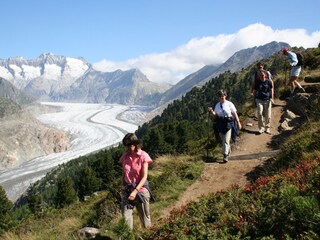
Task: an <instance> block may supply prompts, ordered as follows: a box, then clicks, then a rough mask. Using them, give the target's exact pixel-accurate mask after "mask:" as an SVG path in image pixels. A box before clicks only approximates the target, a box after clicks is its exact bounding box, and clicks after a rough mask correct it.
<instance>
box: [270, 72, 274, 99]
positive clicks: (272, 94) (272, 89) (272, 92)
mask: <svg viewBox="0 0 320 240" xmlns="http://www.w3.org/2000/svg"><path fill="white" fill-rule="evenodd" d="M270 81H271V86H272V88H271V102H272V103H274V83H273V81H272V79H271V78H270Z"/></svg>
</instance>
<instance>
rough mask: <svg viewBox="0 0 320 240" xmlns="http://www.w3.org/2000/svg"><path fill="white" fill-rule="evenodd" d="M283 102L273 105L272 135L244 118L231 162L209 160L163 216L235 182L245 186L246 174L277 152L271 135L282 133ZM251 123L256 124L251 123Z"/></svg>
mask: <svg viewBox="0 0 320 240" xmlns="http://www.w3.org/2000/svg"><path fill="white" fill-rule="evenodd" d="M284 105H285V102H282V101H280V100H277V101H276V103H275V105H274V106H273V107H272V118H271V120H272V124H271V135H269V134H266V133H263V134H261V135H257V131H258V126H257V125H258V122H257V120H255V119H253V118H249V119H247V120H246V121H244V122H243V123H242V126H243V130H242V131H241V135H240V138H239V139H238V141H237V144H236V146H234V147H233V149H232V152H231V155H230V157H229V162H228V163H226V164H220V163H217V162H213V163H206V165H205V167H204V170H203V173H202V174H201V176H200V178H199V179H198V180H197V181H196V182H195V183H194V184H192V185H190V186H189V187H188V188H187V190H186V191H185V192H184V193H183V195H182V196H181V197H180V198H179V200H178V201H177V202H176V204H175V205H174V206H172V207H171V208H169V209H165V210H164V215H167V214H168V213H169V212H170V210H171V209H172V208H175V207H179V206H181V205H184V204H186V203H188V202H189V201H194V200H197V199H199V198H200V197H201V196H203V195H207V194H208V193H210V192H217V191H220V190H223V189H226V188H228V187H230V186H232V185H233V184H238V185H241V186H243V185H245V184H246V183H247V182H248V181H249V180H248V177H247V176H246V175H247V174H248V173H250V172H251V171H252V170H254V168H256V167H257V166H259V165H261V164H263V163H264V162H265V161H266V160H267V159H268V158H269V157H270V154H272V153H274V152H275V151H277V150H275V149H274V148H273V147H272V146H271V142H272V137H274V136H275V135H278V134H279V132H278V127H279V124H280V118H281V115H282V111H283V106H284ZM250 123H251V124H252V125H253V126H249V125H250Z"/></svg>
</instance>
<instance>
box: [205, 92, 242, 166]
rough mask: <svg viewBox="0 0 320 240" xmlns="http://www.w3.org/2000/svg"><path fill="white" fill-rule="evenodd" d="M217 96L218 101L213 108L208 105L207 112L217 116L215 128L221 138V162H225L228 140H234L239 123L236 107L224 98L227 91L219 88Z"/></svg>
mask: <svg viewBox="0 0 320 240" xmlns="http://www.w3.org/2000/svg"><path fill="white" fill-rule="evenodd" d="M218 97H219V102H218V103H217V104H216V105H215V107H214V109H213V108H212V107H208V112H209V113H212V114H213V115H217V117H218V118H217V122H216V126H215V128H216V130H217V131H218V133H219V136H220V138H221V140H222V154H223V163H227V162H228V157H229V154H230V152H231V148H230V140H231V138H232V139H233V141H235V137H236V135H238V129H241V123H240V120H239V117H238V114H237V109H236V107H235V106H234V104H233V103H232V102H230V101H228V100H227V99H226V98H227V92H226V91H225V90H223V89H221V90H219V91H218Z"/></svg>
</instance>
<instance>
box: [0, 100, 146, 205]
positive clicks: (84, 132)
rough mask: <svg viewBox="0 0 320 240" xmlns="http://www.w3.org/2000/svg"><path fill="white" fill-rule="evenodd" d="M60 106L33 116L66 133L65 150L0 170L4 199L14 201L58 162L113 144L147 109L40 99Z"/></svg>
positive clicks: (0, 182) (133, 128) (144, 115)
mask: <svg viewBox="0 0 320 240" xmlns="http://www.w3.org/2000/svg"><path fill="white" fill-rule="evenodd" d="M41 104H44V105H50V106H57V107H60V108H59V109H60V110H59V111H58V112H54V113H46V114H40V115H39V116H37V119H39V120H40V121H41V122H42V123H44V124H46V125H47V126H49V127H52V128H57V129H60V130H62V131H64V132H66V133H67V134H68V135H69V136H70V139H71V140H70V146H69V149H68V150H67V151H65V152H60V153H53V154H49V155H47V156H42V157H38V158H35V159H31V160H29V161H27V162H25V163H23V164H21V165H19V166H17V167H14V168H11V169H6V170H2V171H1V172H0V185H1V186H2V187H3V188H4V189H5V191H6V193H7V197H8V199H10V200H11V201H13V202H14V201H16V200H17V199H18V198H19V197H20V196H21V195H22V194H23V193H24V192H25V191H26V190H27V189H28V187H29V186H30V185H31V184H33V183H34V182H36V181H37V180H39V179H41V178H42V177H43V176H45V175H46V174H47V173H48V172H49V171H50V170H52V169H53V168H54V167H56V166H58V165H59V164H62V163H65V162H68V161H70V160H72V159H75V158H77V157H80V156H84V155H87V154H89V153H93V152H96V151H99V150H101V149H105V148H109V147H112V146H117V145H118V144H119V143H120V142H121V140H122V138H123V137H124V135H125V134H126V133H127V132H134V131H136V130H137V129H138V126H139V125H140V124H142V123H143V121H144V119H145V117H146V113H147V112H148V111H149V110H150V109H149V108H148V107H145V106H125V105H119V104H86V103H61V102H59V103H58V102H42V103H41Z"/></svg>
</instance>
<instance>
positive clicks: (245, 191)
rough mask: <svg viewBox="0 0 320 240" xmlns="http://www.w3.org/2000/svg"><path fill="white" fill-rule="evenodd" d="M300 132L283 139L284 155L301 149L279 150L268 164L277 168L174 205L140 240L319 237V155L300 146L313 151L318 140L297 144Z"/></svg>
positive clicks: (288, 151)
mask: <svg viewBox="0 0 320 240" xmlns="http://www.w3.org/2000/svg"><path fill="white" fill-rule="evenodd" d="M313 129H314V130H315V131H316V132H317V131H319V129H320V127H318V128H317V127H315V128H313ZM305 134H306V133H304V132H302V133H300V134H299V136H296V137H293V138H292V140H291V141H290V142H288V143H286V147H287V149H286V150H285V152H286V154H289V153H290V154H291V153H293V152H295V151H297V148H298V149H299V151H302V153H301V154H300V155H299V157H297V156H294V157H292V158H291V157H290V156H285V157H284V153H282V154H281V155H280V156H279V159H277V160H276V162H275V163H274V165H275V166H276V165H277V166H278V167H279V166H281V167H280V168H279V169H280V171H278V172H276V173H275V174H273V175H272V176H261V177H260V178H258V179H257V180H256V181H255V182H253V183H251V184H247V185H246V186H245V187H244V188H240V187H239V186H236V185H235V186H233V187H232V188H231V189H229V190H226V191H222V192H219V193H216V194H210V195H208V196H207V197H203V198H202V199H201V200H200V201H199V202H191V203H189V204H188V205H186V206H183V207H181V208H176V209H174V210H173V211H172V212H171V215H170V217H169V218H167V219H165V220H163V221H162V222H159V223H158V224H155V226H159V227H157V228H154V229H153V230H154V231H153V232H152V234H150V235H148V236H146V237H145V239H179V240H180V239H264V240H265V239H319V238H320V157H315V158H307V157H306V156H310V155H308V154H305V153H306V150H305V149H304V148H303V147H304V146H305V148H306V149H307V150H308V151H309V153H311V152H312V151H317V149H315V148H314V146H315V145H316V146H318V145H317V144H319V141H320V140H319V139H309V140H303V142H304V144H305V145H304V146H301V145H299V143H300V144H301V141H300V138H304V137H306V135H305ZM307 135H309V137H310V136H314V134H313V133H312V131H310V132H309V133H308V134H307ZM298 145H299V146H298ZM299 151H297V152H299ZM315 156H316V155H315ZM284 159H285V160H286V161H288V162H286V163H285V164H283V163H284ZM277 161H278V162H277ZM285 166H287V167H285ZM281 169H282V170H281ZM273 172H274V171H273Z"/></svg>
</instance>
